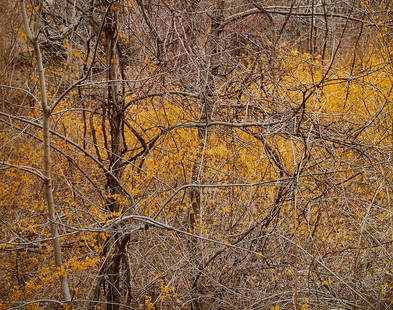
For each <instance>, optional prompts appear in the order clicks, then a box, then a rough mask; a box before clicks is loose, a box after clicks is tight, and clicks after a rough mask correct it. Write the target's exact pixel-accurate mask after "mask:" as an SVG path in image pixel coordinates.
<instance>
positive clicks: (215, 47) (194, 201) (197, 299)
mask: <svg viewBox="0 0 393 310" xmlns="http://www.w3.org/2000/svg"><path fill="white" fill-rule="evenodd" d="M224 7H225V0H216V1H215V3H214V13H213V16H212V20H211V26H210V33H209V34H208V41H207V44H206V46H207V51H206V54H207V55H209V56H208V57H209V59H208V61H207V68H206V72H207V77H206V81H205V84H204V85H203V86H202V91H201V95H202V96H201V98H202V102H201V116H200V120H201V121H203V122H206V123H207V122H209V120H210V117H211V112H212V108H213V106H212V105H213V103H212V102H213V100H212V97H213V96H214V90H215V80H214V79H215V77H216V76H217V75H218V71H219V66H220V65H219V62H218V58H219V55H218V53H219V40H220V34H221V32H222V30H223V28H222V27H223V26H222V21H223V20H224ZM208 136H209V133H208V127H205V128H198V138H199V140H200V144H199V149H198V151H197V152H198V157H197V158H203V156H202V152H203V149H204V144H205V143H208ZM198 165H200V167H198ZM202 170H203V162H201V163H195V164H194V167H193V170H192V176H191V179H192V183H195V184H196V183H198V182H199V181H200V180H199V178H200V175H201V171H202ZM189 197H190V201H191V207H190V209H189V214H190V215H189V226H190V231H191V232H195V228H196V227H197V226H198V225H199V224H200V214H201V207H202V206H201V202H202V201H201V190H200V188H192V189H191V190H190V193H189ZM189 244H190V252H191V259H192V261H193V263H194V265H195V266H196V267H197V268H198V269H201V268H202V253H201V249H200V248H199V247H198V240H196V239H191V240H190V242H189ZM198 279H200V277H199V273H197V274H196V276H195V277H193V279H192V282H191V283H193V285H192V288H191V289H192V292H191V295H192V309H193V310H199V309H202V308H203V306H202V303H201V297H202V293H201V292H200V289H199V286H198Z"/></svg>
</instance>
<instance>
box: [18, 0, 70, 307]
mask: <svg viewBox="0 0 393 310" xmlns="http://www.w3.org/2000/svg"><path fill="white" fill-rule="evenodd" d="M20 6H21V11H22V16H23V24H24V28H25V32H26V35H27V37H28V38H29V40H30V42H31V43H32V45H33V46H34V53H35V57H36V62H37V70H38V74H39V81H40V92H41V108H42V122H43V123H42V131H43V151H44V157H43V166H44V167H43V168H44V170H43V175H44V178H45V181H44V188H45V201H46V204H47V206H48V217H49V225H50V231H51V235H52V239H53V254H54V257H55V265H56V267H57V268H58V269H60V270H61V269H62V268H63V257H62V252H61V244H60V239H59V235H58V228H57V224H56V208H55V203H54V199H53V189H52V179H51V149H50V143H51V142H50V132H49V128H50V118H51V114H52V110H51V107H50V106H49V104H48V98H47V90H46V81H45V70H44V66H43V61H42V54H41V49H40V45H39V42H38V38H37V34H33V33H32V31H31V29H30V26H29V18H28V16H27V13H26V7H25V1H24V0H20ZM61 289H62V295H63V298H64V300H65V301H66V302H70V301H71V294H70V289H69V283H68V277H67V276H66V275H65V274H63V275H62V276H61Z"/></svg>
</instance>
